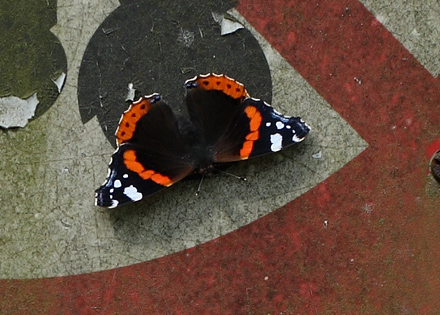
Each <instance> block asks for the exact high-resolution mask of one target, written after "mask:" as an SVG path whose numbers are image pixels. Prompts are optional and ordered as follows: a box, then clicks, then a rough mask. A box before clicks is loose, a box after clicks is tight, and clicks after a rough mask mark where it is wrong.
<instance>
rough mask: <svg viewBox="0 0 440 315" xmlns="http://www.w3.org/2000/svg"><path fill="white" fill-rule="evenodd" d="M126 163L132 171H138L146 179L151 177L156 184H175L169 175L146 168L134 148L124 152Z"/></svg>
mask: <svg viewBox="0 0 440 315" xmlns="http://www.w3.org/2000/svg"><path fill="white" fill-rule="evenodd" d="M124 164H125V166H126V167H127V168H128V169H129V170H130V171H133V172H135V173H137V174H138V175H139V176H140V177H142V178H143V179H145V180H147V179H151V180H152V181H153V182H155V183H156V184H159V185H162V186H171V185H172V184H173V181H172V180H171V179H170V178H169V177H168V176H165V175H162V174H159V173H156V172H155V171H153V170H147V169H145V168H144V166H143V165H142V164H141V163H139V162H138V161H137V157H136V152H135V151H134V150H127V151H125V152H124Z"/></svg>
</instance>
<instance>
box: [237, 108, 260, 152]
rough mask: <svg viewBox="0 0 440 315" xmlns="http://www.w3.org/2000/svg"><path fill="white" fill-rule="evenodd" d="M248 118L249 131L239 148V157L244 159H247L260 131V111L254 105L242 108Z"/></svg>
mask: <svg viewBox="0 0 440 315" xmlns="http://www.w3.org/2000/svg"><path fill="white" fill-rule="evenodd" d="M244 112H245V113H246V115H247V116H248V118H249V129H250V130H251V132H250V133H249V134H248V135H247V136H246V141H245V142H244V143H243V146H242V148H241V150H240V157H241V158H242V159H243V160H245V159H248V158H249V156H250V155H251V153H252V149H253V147H254V142H255V141H257V140H258V139H259V138H260V132H259V131H258V130H259V129H260V126H261V122H262V121H263V117H262V116H261V113H260V112H259V111H258V109H257V108H256V107H255V106H247V107H246V108H245V110H244Z"/></svg>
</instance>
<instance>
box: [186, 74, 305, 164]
mask: <svg viewBox="0 0 440 315" xmlns="http://www.w3.org/2000/svg"><path fill="white" fill-rule="evenodd" d="M185 86H186V87H187V97H186V105H187V107H188V112H189V115H190V119H191V121H192V122H193V123H194V124H195V125H196V126H198V128H199V129H200V130H201V131H202V134H203V135H204V137H205V141H206V143H207V145H209V146H211V147H212V151H213V152H214V161H215V162H233V161H240V160H245V159H248V158H251V157H257V156H261V155H265V154H269V153H272V152H277V151H279V150H281V149H283V148H286V147H288V146H290V145H292V144H294V143H297V142H300V141H302V140H303V139H304V138H305V136H306V135H307V133H308V132H309V131H310V128H309V127H308V126H307V124H306V123H305V122H303V121H302V120H301V119H300V118H299V117H288V116H284V115H282V114H280V113H278V112H276V111H275V110H274V109H273V108H272V107H271V106H270V105H268V104H267V103H265V102H263V101H261V100H257V99H253V98H250V97H249V94H248V93H247V91H246V89H245V87H244V86H243V84H241V83H239V82H237V81H235V80H234V79H231V78H228V77H227V76H224V75H215V74H208V75H205V76H198V77H196V78H194V79H191V80H188V81H187V82H186V83H185Z"/></svg>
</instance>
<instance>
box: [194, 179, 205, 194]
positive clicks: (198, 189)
mask: <svg viewBox="0 0 440 315" xmlns="http://www.w3.org/2000/svg"><path fill="white" fill-rule="evenodd" d="M204 178H205V175H202V178H201V179H200V183H199V187H198V188H197V192H196V196H198V195H199V193H200V188H202V183H203V179H204Z"/></svg>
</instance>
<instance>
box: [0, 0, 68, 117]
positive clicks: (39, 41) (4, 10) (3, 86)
mask: <svg viewBox="0 0 440 315" xmlns="http://www.w3.org/2000/svg"><path fill="white" fill-rule="evenodd" d="M0 1H1V10H0V47H1V49H0V73H1V76H0V97H6V96H16V97H19V98H21V99H26V98H28V97H29V96H31V95H32V94H34V93H35V92H37V94H38V98H39V100H40V104H39V105H38V107H37V110H36V113H35V117H38V116H40V115H42V114H43V113H44V112H45V111H46V110H47V109H49V108H50V106H52V104H53V103H54V101H55V99H56V98H57V96H58V88H57V86H56V85H55V84H54V83H53V81H54V80H56V78H57V77H58V76H59V75H60V74H61V73H62V72H66V71H67V70H66V69H67V60H66V56H65V53H64V49H63V47H62V46H61V43H60V42H59V40H58V38H57V37H56V36H55V35H54V34H53V33H51V32H50V28H51V27H52V26H53V25H55V24H56V8H57V2H56V1H53V0H36V1H26V0H18V1H15V0H0Z"/></svg>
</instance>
